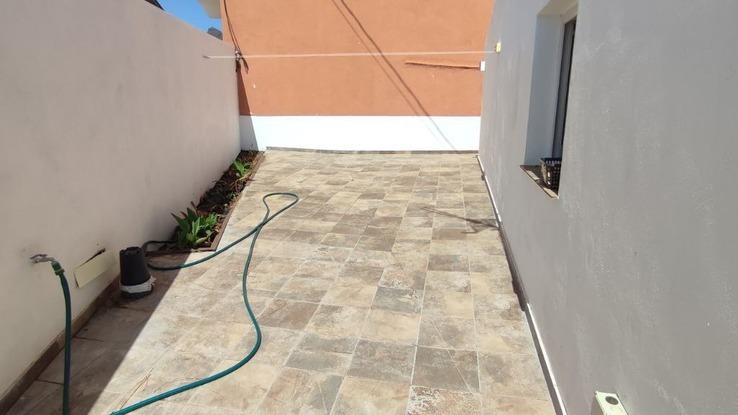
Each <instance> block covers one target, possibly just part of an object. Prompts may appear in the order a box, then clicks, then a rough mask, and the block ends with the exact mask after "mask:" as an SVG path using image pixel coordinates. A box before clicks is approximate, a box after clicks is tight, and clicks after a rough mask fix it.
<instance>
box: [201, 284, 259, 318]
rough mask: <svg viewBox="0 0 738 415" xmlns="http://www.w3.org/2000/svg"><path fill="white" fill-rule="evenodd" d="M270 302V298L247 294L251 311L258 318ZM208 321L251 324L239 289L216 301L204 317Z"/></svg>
mask: <svg viewBox="0 0 738 415" xmlns="http://www.w3.org/2000/svg"><path fill="white" fill-rule="evenodd" d="M271 301H272V298H271V297H266V296H262V295H257V294H252V293H249V303H250V304H251V309H252V310H254V313H255V314H256V315H257V316H258V315H260V314H261V313H262V312H263V311H264V310H265V309H266V307H267V305H269V303H270V302H271ZM206 317H207V318H209V319H213V320H219V321H231V322H235V323H246V324H251V319H250V318H249V315H248V313H247V312H246V306H245V305H244V303H243V294H242V292H241V287H238V289H237V290H233V291H232V292H230V293H228V294H227V295H225V296H224V297H223V298H221V299H220V301H218V302H217V303H216V304H215V306H214V307H213V308H212V309H211V310H210V311H208V315H207V316H206Z"/></svg>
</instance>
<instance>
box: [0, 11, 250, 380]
mask: <svg viewBox="0 0 738 415" xmlns="http://www.w3.org/2000/svg"><path fill="white" fill-rule="evenodd" d="M228 53H232V48H231V47H229V46H228V45H226V44H225V43H223V42H221V41H219V40H217V39H215V38H214V37H212V36H210V35H208V34H206V33H202V32H199V31H197V30H196V29H194V28H192V27H190V26H188V25H186V24H185V23H183V22H181V21H177V20H176V19H174V18H173V17H171V16H169V15H167V14H166V13H164V12H163V11H161V10H159V9H157V8H155V7H153V6H151V5H149V4H148V3H146V2H144V1H142V0H137V1H134V0H130V1H129V0H124V1H121V0H55V1H40V0H8V1H3V2H0V140H1V144H2V148H1V149H0V195H1V196H0V197H1V198H2V209H3V210H2V217H3V219H2V233H0V283H1V285H2V290H0V316H1V317H0V333H2V334H1V335H0V395H2V394H3V393H4V392H5V391H7V390H8V388H9V387H10V386H11V384H12V383H13V382H14V381H15V380H16V379H17V378H18V376H19V375H20V374H21V373H23V372H24V371H25V370H26V368H27V367H28V365H29V364H30V363H31V362H32V361H34V360H35V359H36V358H38V357H39V355H40V353H41V352H42V350H43V349H44V348H45V347H46V346H47V345H48V344H49V343H50V342H51V340H52V339H53V338H54V337H55V336H56V335H57V334H58V333H60V332H61V331H62V330H63V328H64V314H63V312H64V302H63V297H62V293H61V290H60V288H59V281H58V279H57V278H56V276H55V275H54V274H53V273H52V272H51V268H50V267H49V265H48V264H44V265H36V266H31V264H30V263H29V261H28V257H29V256H30V255H32V254H35V253H38V252H44V253H48V254H51V255H54V256H56V257H57V258H58V259H60V260H61V262H62V265H64V266H65V268H66V269H67V271H68V273H67V275H68V277H69V278H70V279H71V278H73V274H72V271H73V269H74V267H76V266H78V265H80V264H81V263H82V262H84V261H85V260H86V259H87V258H89V257H90V256H92V255H93V254H94V253H95V252H96V251H97V250H98V249H99V248H103V247H104V248H107V249H108V250H110V251H113V252H114V253H115V254H116V257H117V251H118V250H120V249H121V248H123V247H126V246H130V245H139V244H141V243H142V242H143V241H145V240H147V239H151V238H154V237H156V238H162V237H167V236H169V233H170V232H171V231H172V229H173V221H172V219H171V217H170V216H169V213H170V212H176V211H179V210H181V209H182V208H184V207H186V206H188V204H189V202H190V201H195V202H197V200H198V198H199V197H200V195H201V194H202V192H203V191H204V190H205V189H207V188H208V187H209V186H211V184H212V181H213V180H214V179H217V178H218V177H219V176H220V174H221V173H222V171H223V170H225V169H226V168H227V167H228V165H229V163H230V162H231V161H232V160H233V158H234V157H235V156H236V154H237V153H238V151H239V148H240V145H239V137H238V135H239V131H238V102H237V96H236V77H235V71H234V64H233V62H232V61H229V60H205V59H203V58H202V55H203V54H214V55H224V54H228ZM115 274H116V273H115V272H113V273H111V274H110V275H107V276H105V277H104V278H100V279H98V280H96V281H94V282H92V283H91V284H90V285H87V286H84V287H83V288H77V287H76V286H74V283H73V282H72V284H71V285H72V286H73V287H72V293H71V294H72V303H73V312H74V315H75V316H76V315H78V314H79V313H80V311H81V310H83V309H84V308H85V307H87V306H88V305H89V304H90V302H91V301H92V300H93V299H94V298H95V297H96V296H97V295H98V294H99V293H100V292H101V291H102V289H103V288H104V287H105V286H106V285H107V284H108V283H109V282H110V281H111V279H112V278H114V276H115Z"/></svg>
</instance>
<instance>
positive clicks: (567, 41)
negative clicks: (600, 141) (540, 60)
mask: <svg viewBox="0 0 738 415" xmlns="http://www.w3.org/2000/svg"><path fill="white" fill-rule="evenodd" d="M576 28H577V17H576V16H574V17H573V18H571V19H570V20H568V21H567V22H566V23H564V32H563V42H562V47H561V67H560V69H559V88H558V94H557V97H556V99H557V101H556V118H555V125H554V136H553V146H552V149H551V157H556V158H562V157H563V152H564V133H565V132H566V115H567V107H568V105H569V85H570V81H571V67H572V57H573V56H574V35H575V33H576Z"/></svg>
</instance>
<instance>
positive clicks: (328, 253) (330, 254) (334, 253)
mask: <svg viewBox="0 0 738 415" xmlns="http://www.w3.org/2000/svg"><path fill="white" fill-rule="evenodd" d="M351 252H353V250H352V249H351V248H339V247H335V246H322V245H321V246H319V247H318V249H316V250H315V252H313V255H311V256H310V258H309V259H311V260H316V261H330V262H336V263H339V264H341V263H343V262H346V260H348V258H349V256H350V255H351Z"/></svg>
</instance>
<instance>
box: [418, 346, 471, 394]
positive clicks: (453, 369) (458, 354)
mask: <svg viewBox="0 0 738 415" xmlns="http://www.w3.org/2000/svg"><path fill="white" fill-rule="evenodd" d="M413 385H418V386H427V387H431V388H441V389H451V390H459V391H465V392H479V375H478V373H477V353H476V352H473V351H462V350H452V349H435V348H430V347H423V346H418V352H417V354H416V355H415V371H414V372H413Z"/></svg>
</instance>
